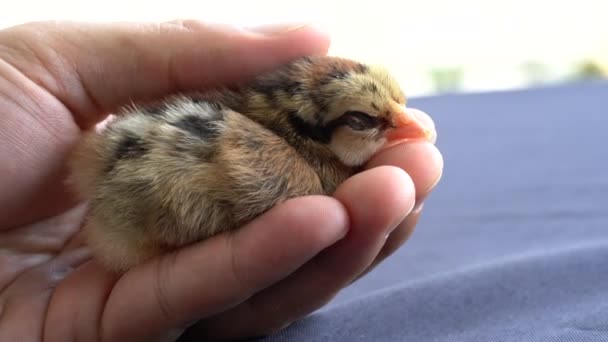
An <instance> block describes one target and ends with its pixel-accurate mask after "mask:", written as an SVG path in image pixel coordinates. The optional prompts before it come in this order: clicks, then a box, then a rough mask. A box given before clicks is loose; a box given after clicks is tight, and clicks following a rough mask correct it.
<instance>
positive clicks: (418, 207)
mask: <svg viewBox="0 0 608 342" xmlns="http://www.w3.org/2000/svg"><path fill="white" fill-rule="evenodd" d="M423 207H424V201H417V202H416V204H415V205H414V208H412V211H410V215H411V214H419V213H420V212H421V211H422V208H423Z"/></svg>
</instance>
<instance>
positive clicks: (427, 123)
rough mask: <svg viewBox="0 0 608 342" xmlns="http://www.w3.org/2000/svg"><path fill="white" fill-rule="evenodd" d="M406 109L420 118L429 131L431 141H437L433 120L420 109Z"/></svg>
mask: <svg viewBox="0 0 608 342" xmlns="http://www.w3.org/2000/svg"><path fill="white" fill-rule="evenodd" d="M408 111H409V112H410V113H412V114H414V116H415V117H416V118H417V119H418V120H420V121H421V122H422V124H423V125H424V126H425V127H427V128H428V129H429V130H430V131H431V132H432V135H431V139H430V140H431V143H433V144H434V143H436V142H437V130H436V128H435V122H434V121H433V119H432V118H431V117H430V116H429V115H428V114H427V113H425V112H423V111H421V110H420V109H416V108H408Z"/></svg>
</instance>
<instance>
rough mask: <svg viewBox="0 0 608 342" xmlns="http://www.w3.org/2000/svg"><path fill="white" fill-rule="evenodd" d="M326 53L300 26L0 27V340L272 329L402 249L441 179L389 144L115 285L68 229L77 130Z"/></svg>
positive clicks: (428, 155)
mask: <svg viewBox="0 0 608 342" xmlns="http://www.w3.org/2000/svg"><path fill="white" fill-rule="evenodd" d="M328 45H329V38H328V36H327V35H325V34H323V33H321V32H319V31H317V30H315V29H313V28H311V27H307V26H303V27H296V28H288V27H265V28H259V29H256V30H251V31H246V30H239V29H234V28H229V27H223V26H215V25H206V24H203V23H200V22H194V21H180V22H170V23H162V24H127V23H125V24H122V23H115V24H83V23H67V22H60V23H49V22H46V23H31V24H26V25H22V26H17V27H13V28H10V29H6V30H3V31H0V111H1V112H2V115H1V117H0V158H1V160H2V162H1V163H0V179H1V180H2V181H1V182H0V340H2V341H4V340H13V339H16V340H20V341H30V340H31V341H36V340H44V341H66V340H73V341H148V340H157V341H160V340H174V339H175V338H176V337H177V336H179V335H180V334H181V333H182V332H183V331H184V329H186V328H187V327H192V328H191V329H190V330H189V332H188V334H192V335H196V336H198V337H206V338H210V339H219V338H236V337H246V336H252V335H260V334H267V333H271V332H274V331H277V330H278V329H281V328H283V327H285V326H286V325H288V324H289V323H291V322H293V321H295V320H297V319H299V318H301V317H303V316H305V315H306V314H308V313H310V312H312V311H314V310H316V309H318V308H319V307H321V306H322V305H324V304H326V303H327V302H328V301H329V300H331V298H333V296H335V295H336V294H337V293H338V292H339V291H340V290H341V289H342V288H344V287H345V286H347V285H348V284H350V283H351V282H353V281H354V280H356V279H357V278H358V277H360V276H362V275H364V274H365V273H366V272H368V271H369V270H371V269H372V268H373V267H374V266H376V265H377V264H378V263H379V262H381V261H382V260H383V259H384V258H386V257H387V256H389V255H390V254H391V253H393V252H394V251H395V250H396V249H397V248H399V247H400V246H401V245H402V244H403V243H404V242H405V241H406V240H407V238H408V237H409V236H410V234H411V233H412V231H413V229H414V227H415V225H416V223H417V220H418V218H419V216H420V213H421V209H422V204H423V202H424V199H425V198H426V197H427V196H428V195H429V193H430V192H431V191H432V189H433V188H434V186H435V184H436V183H437V182H438V180H439V178H440V176H441V172H442V167H443V162H442V158H441V155H440V153H439V151H438V150H437V149H436V148H435V147H434V145H433V144H431V143H423V142H416V143H414V142H412V143H406V144H402V145H398V146H394V147H392V148H390V149H387V150H385V151H383V152H382V153H380V154H379V155H377V156H376V157H375V158H374V159H373V160H372V161H371V162H370V163H369V165H368V169H367V170H366V171H364V172H362V173H360V174H357V175H355V176H353V177H352V178H350V179H349V180H347V181H346V182H344V183H343V184H342V185H341V186H340V187H339V189H338V190H337V191H336V193H335V194H334V196H332V197H326V196H309V197H302V198H297V199H293V200H290V201H288V202H285V203H283V204H281V205H279V206H277V207H275V208H274V209H272V210H270V211H269V212H268V213H266V214H264V215H262V216H260V217H259V218H257V219H255V220H253V221H252V222H250V223H249V224H247V225H246V226H244V227H242V228H241V229H239V230H238V231H237V232H235V233H233V234H224V235H219V236H216V237H214V238H211V239H208V240H206V241H203V242H200V243H197V244H194V245H191V246H188V247H185V248H183V249H180V250H178V251H176V252H174V253H170V254H168V255H166V256H163V257H160V258H157V259H155V260H152V261H150V262H149V263H147V264H144V265H141V266H139V267H136V268H135V269H133V270H131V271H129V272H127V273H125V274H123V275H122V276H117V275H114V274H111V273H108V272H106V271H104V270H103V269H102V268H100V267H99V266H98V265H97V264H96V263H95V261H94V260H93V259H91V255H90V252H89V250H88V248H87V246H86V245H85V243H84V241H83V239H82V234H80V233H79V232H80V227H81V223H82V221H83V218H84V215H85V213H86V205H85V204H82V203H78V202H77V201H76V200H75V199H74V197H73V196H71V195H70V192H69V191H68V190H67V188H66V186H65V183H64V180H65V176H66V168H65V166H64V165H65V161H66V160H65V159H66V157H67V155H68V153H69V151H70V149H71V147H72V146H73V145H74V144H75V143H77V141H78V139H79V137H80V135H81V133H82V131H83V130H86V129H90V128H91V127H93V126H94V125H96V124H98V123H99V122H101V121H103V119H104V118H105V117H106V116H107V115H108V114H109V113H112V112H113V111H115V110H116V109H117V108H119V107H120V106H122V105H125V104H129V103H130V102H131V101H144V100H148V99H154V98H157V97H160V96H164V95H167V94H170V93H173V92H176V91H188V90H204V89H207V88H210V87H213V86H216V85H219V84H222V85H225V84H231V83H238V82H241V81H244V80H246V79H248V78H250V77H252V76H254V75H255V74H258V73H260V72H263V71H265V70H268V69H270V68H272V67H274V66H276V65H278V64H281V63H284V62H287V61H288V60H291V59H293V58H296V57H299V56H302V55H312V54H325V53H326V52H327V49H328ZM417 114H418V115H419V116H420V118H421V119H422V120H424V121H425V122H427V124H429V125H431V126H432V125H433V123H432V120H431V119H430V118H429V117H428V116H427V115H426V114H425V113H423V112H420V111H417ZM194 323H196V324H194ZM193 324H194V325H193Z"/></svg>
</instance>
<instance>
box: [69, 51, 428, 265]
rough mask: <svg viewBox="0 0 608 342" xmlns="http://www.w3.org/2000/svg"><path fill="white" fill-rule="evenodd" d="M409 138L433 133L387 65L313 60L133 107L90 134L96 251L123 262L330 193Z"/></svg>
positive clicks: (82, 175) (77, 179) (87, 184)
mask: <svg viewBox="0 0 608 342" xmlns="http://www.w3.org/2000/svg"><path fill="white" fill-rule="evenodd" d="M404 138H407V139H412V138H413V139H424V138H426V132H425V131H424V127H423V126H422V125H421V124H420V123H419V122H418V121H417V120H416V119H415V118H413V117H412V116H411V115H410V114H409V113H408V112H407V110H406V108H405V97H404V95H403V92H402V90H401V89H400V87H399V85H398V83H397V82H396V80H395V79H394V78H393V77H392V76H391V74H390V73H389V72H388V71H387V70H386V69H384V68H382V67H379V66H372V65H366V64H362V63H359V62H357V61H353V60H348V59H344V58H338V57H305V58H301V59H298V60H295V61H293V62H291V63H288V64H286V65H283V66H281V67H279V68H277V69H276V70H274V71H271V72H269V73H265V74H262V75H259V76H258V77H257V78H255V79H253V80H252V81H251V82H250V83H249V84H246V85H244V86H242V87H239V88H236V89H216V90H213V91H208V92H205V93H197V94H188V95H185V94H179V95H174V96H171V97H168V98H166V99H163V100H162V101H160V102H158V103H154V104H150V105H139V106H130V107H125V108H124V109H123V110H122V111H121V112H120V113H119V115H117V117H116V118H115V119H114V120H112V121H111V122H109V123H108V125H107V126H106V127H105V128H104V129H103V130H102V131H101V132H95V131H90V132H87V133H86V134H85V136H84V138H83V140H82V142H81V143H80V144H79V145H78V146H77V148H76V149H75V151H74V154H73V156H72V158H71V160H70V166H71V181H72V184H73V186H74V189H75V190H76V191H77V192H78V193H79V194H80V195H81V196H82V197H83V199H87V200H89V203H90V208H89V217H88V220H87V223H86V226H85V227H84V230H85V233H86V236H87V240H88V243H89V244H90V245H91V247H92V249H93V252H94V254H95V256H96V258H97V259H98V260H99V261H100V262H101V263H102V264H103V265H105V266H106V267H107V268H109V269H111V270H115V271H125V270H127V269H129V268H131V267H133V266H136V265H138V264H140V263H143V262H145V261H147V260H149V259H150V258H153V257H155V256H157V255H160V254H163V253H166V252H168V251H171V250H174V249H176V248H179V247H181V246H184V245H187V244H191V243H194V242H197V241H200V240H203V239H205V238H208V237H210V236H213V235H216V234H220V233H222V232H226V231H230V230H233V229H238V228H239V227H241V226H242V225H244V224H245V223H247V222H248V221H250V220H252V219H253V218H255V217H257V216H259V215H260V214H262V213H264V212H266V211H267V210H269V209H270V208H272V207H273V206H275V205H277V204H278V203H281V202H283V201H285V200H287V199H289V198H293V197H297V196H304V195H312V194H331V193H333V192H334V191H335V189H336V188H337V186H338V185H339V184H340V183H341V182H343V181H344V180H345V179H346V178H348V177H350V176H351V175H353V174H354V173H356V172H357V171H358V170H359V169H360V167H361V166H362V165H363V164H364V163H365V162H366V161H367V160H369V158H371V156H373V155H374V154H375V153H377V152H378V151H379V150H380V149H381V148H382V147H383V146H385V145H386V144H387V143H390V142H391V141H394V140H395V139H404ZM125 142H128V143H129V145H128V146H126V145H125ZM127 147H128V151H130V152H129V153H124V151H125V148H127Z"/></svg>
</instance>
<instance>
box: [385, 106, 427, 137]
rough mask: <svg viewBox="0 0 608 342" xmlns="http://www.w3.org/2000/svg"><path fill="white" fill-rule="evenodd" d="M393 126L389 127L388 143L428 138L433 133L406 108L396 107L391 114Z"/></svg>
mask: <svg viewBox="0 0 608 342" xmlns="http://www.w3.org/2000/svg"><path fill="white" fill-rule="evenodd" d="M393 117H394V125H395V128H393V129H391V130H390V131H389V132H388V133H387V135H386V138H387V139H388V143H389V144H394V143H397V142H401V141H404V140H420V139H422V140H430V139H431V138H432V135H433V133H432V132H431V130H430V129H429V128H427V127H425V126H424V124H423V123H422V122H421V121H420V120H418V118H416V117H415V116H414V115H413V114H412V113H410V112H408V111H407V109H406V108H404V107H402V106H399V107H398V108H397V107H396V109H395V112H394V114H393Z"/></svg>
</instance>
